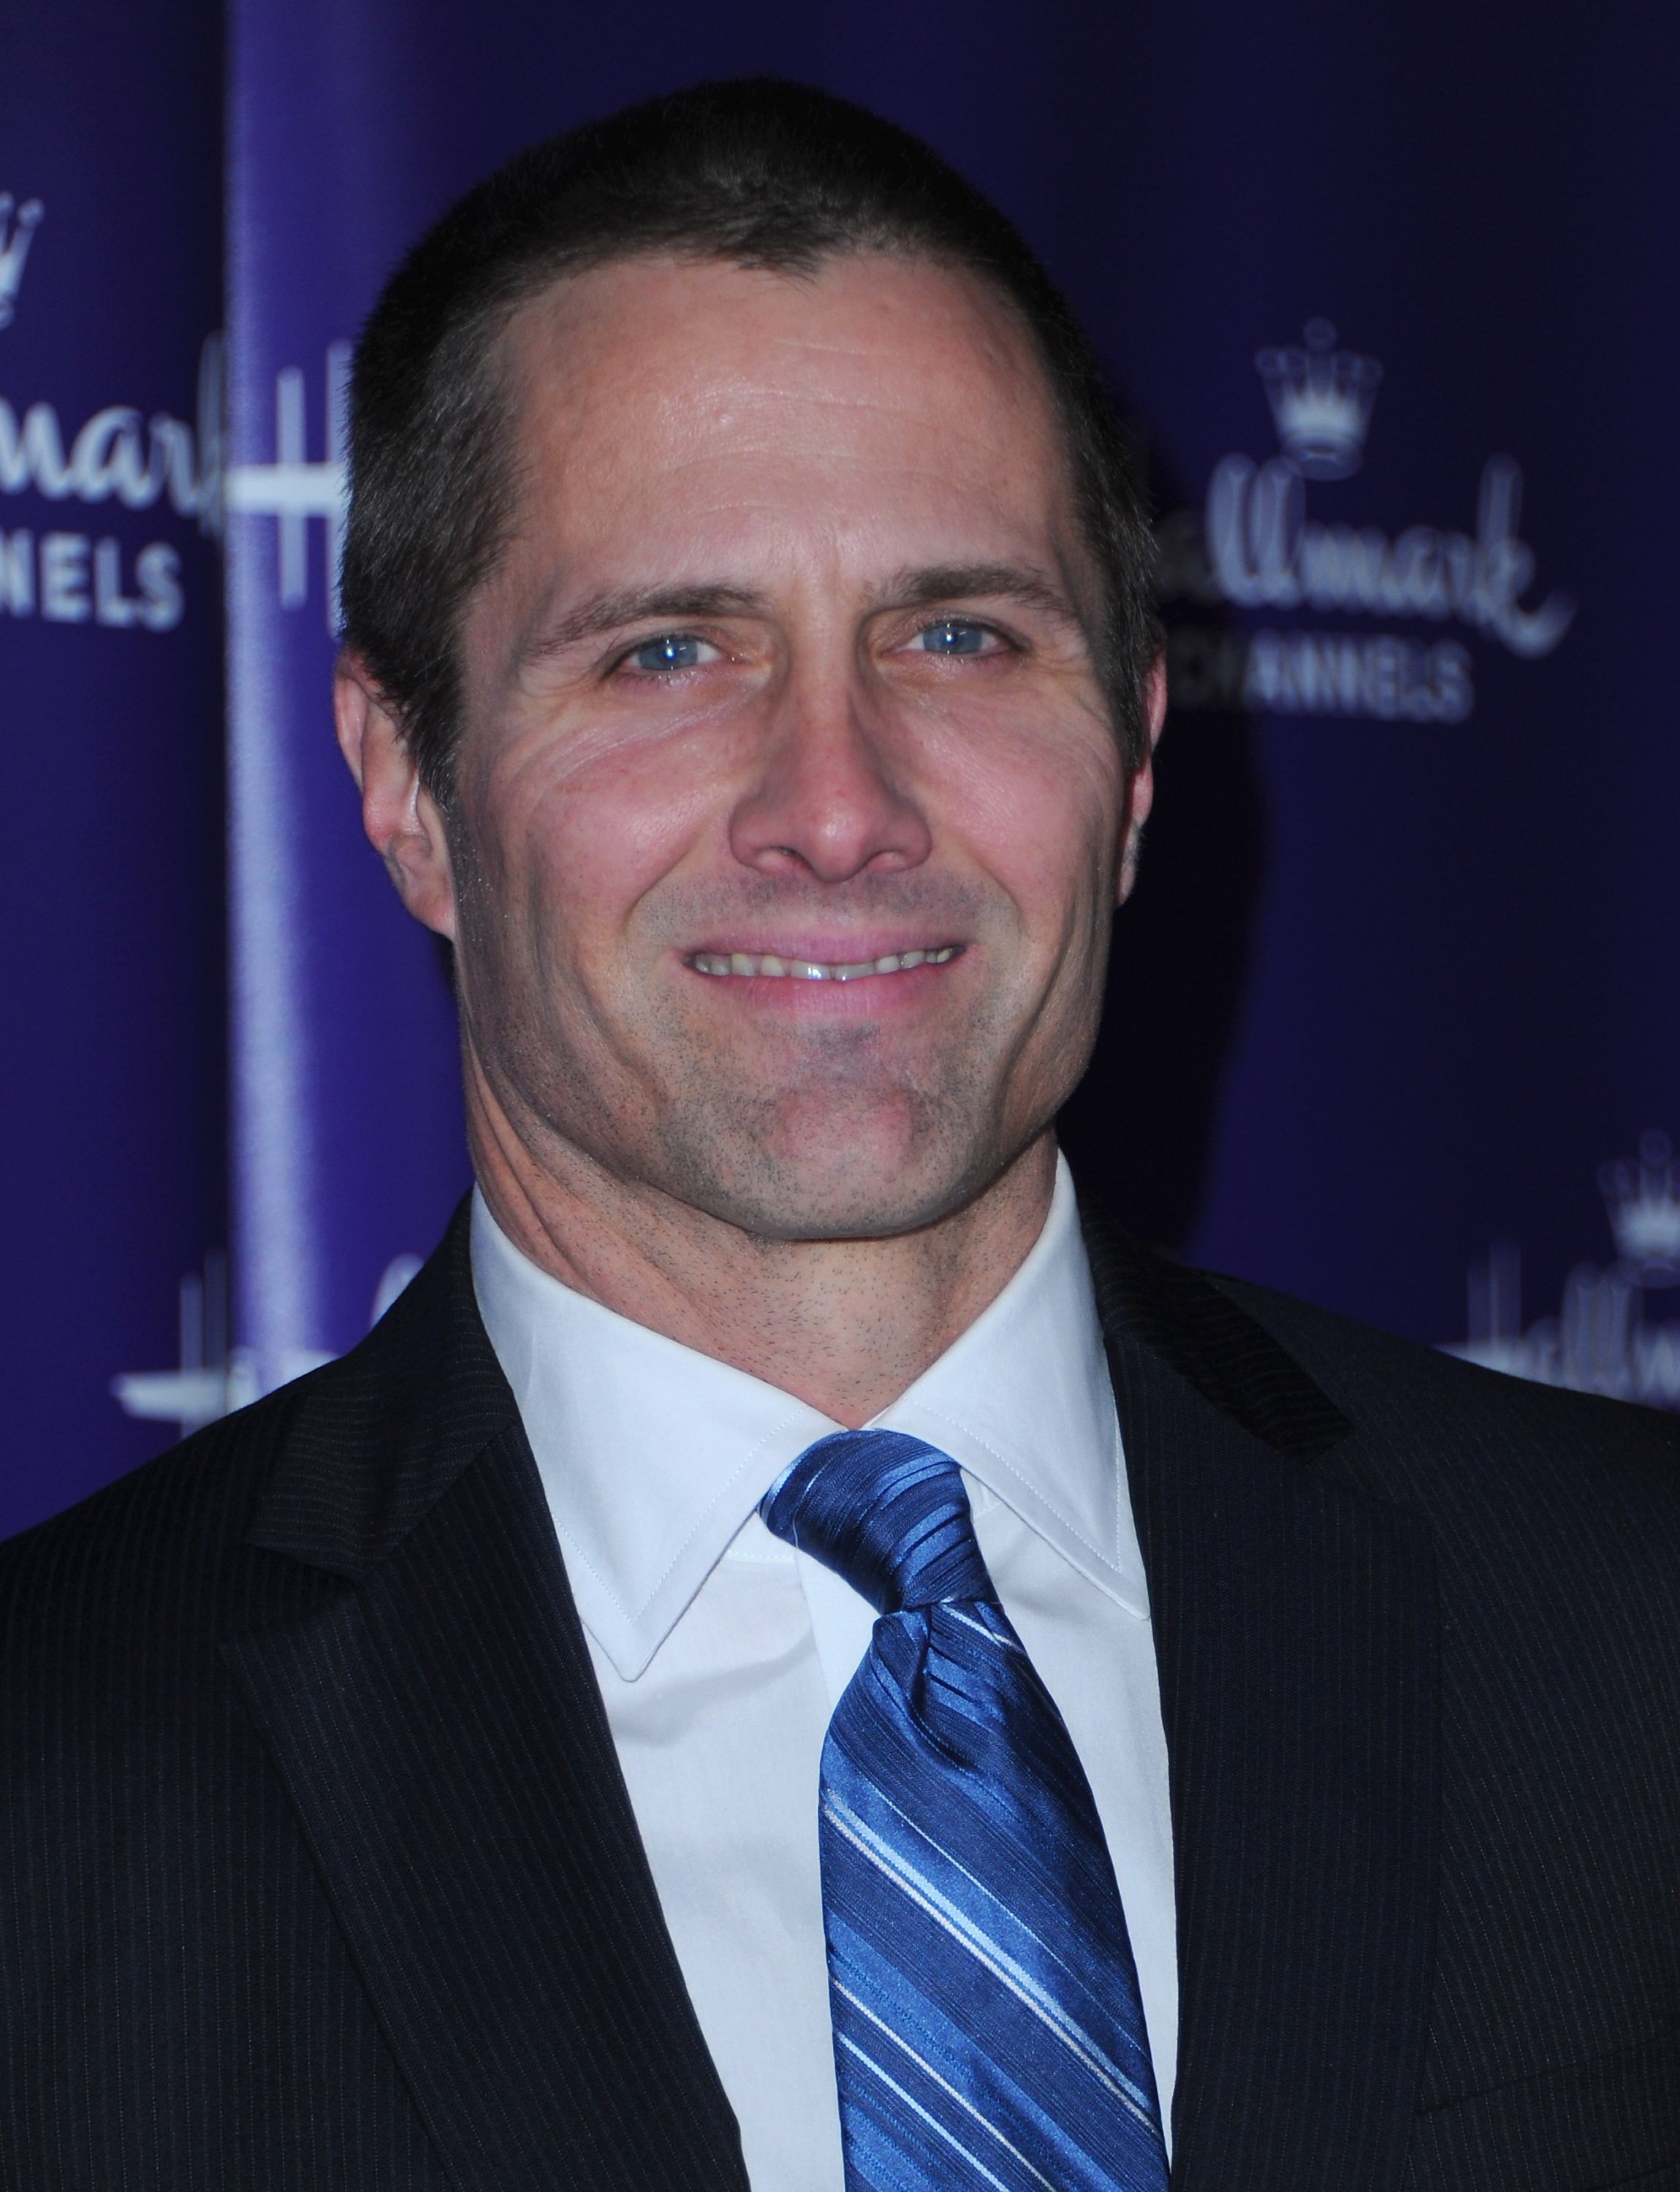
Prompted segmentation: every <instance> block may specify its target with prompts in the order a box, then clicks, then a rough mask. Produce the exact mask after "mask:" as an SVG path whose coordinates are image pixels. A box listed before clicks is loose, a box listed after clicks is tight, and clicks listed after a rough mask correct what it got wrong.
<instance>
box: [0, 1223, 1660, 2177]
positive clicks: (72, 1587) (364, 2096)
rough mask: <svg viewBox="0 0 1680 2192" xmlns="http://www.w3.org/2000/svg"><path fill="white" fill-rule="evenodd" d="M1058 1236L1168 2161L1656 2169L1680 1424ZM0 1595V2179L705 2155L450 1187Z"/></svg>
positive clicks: (718, 2119)
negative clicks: (1142, 1791)
mask: <svg viewBox="0 0 1680 2192" xmlns="http://www.w3.org/2000/svg"><path fill="white" fill-rule="evenodd" d="M1089 1237H1090V1241H1091V1247H1092V1253H1093V1263H1094V1270H1095V1273H1096V1277H1097V1282H1098V1291H1099V1299H1100V1304H1101V1308H1102V1313H1103V1316H1104V1321H1105V1323H1106V1329H1107V1333H1108V1339H1109V1344H1110V1351H1111V1362H1112V1367H1113V1374H1114V1384H1115V1391H1116V1396H1117V1401H1118V1404H1119V1409H1120V1416H1121V1422H1122V1425H1123V1430H1124V1435H1125V1444H1126V1453H1127V1457H1128V1465H1129V1471H1130V1476H1131V1487H1132V1497H1133V1501H1134V1507H1135V1510H1136V1513H1137V1519H1138V1525H1139V1530H1140V1537H1141V1539H1142V1543H1143V1549H1144V1556H1145V1561H1146V1566H1147V1569H1148V1573H1149V1579H1150V1590H1151V1598H1152V1601H1153V1608H1154V1618H1155V1626H1156V1641H1157V1653H1158V1657H1159V1664H1160V1670H1161V1682H1162V1699H1163V1710H1164V1716H1165V1722H1166V1732H1167V1743H1168V1752H1169V1763H1170V1775H1171V1785H1172V1797H1173V1812H1174V1834H1175V1838H1176V1839H1175V1849H1176V1862H1177V1872H1178V1898H1179V1954H1180V1978H1181V1985H1182V2009H1181V2027H1180V2070H1179V2085H1178V2097H1177V2102H1176V2106H1175V2112H1174V2115H1175V2124H1174V2127H1175V2135H1176V2155H1175V2161H1174V2171H1173V2182H1174V2185H1175V2186H1179V2187H1182V2188H1183V2189H1184V2192H1367V2188H1378V2187H1381V2188H1394V2192H1401V2188H1408V2192H1437V2188H1439V2189H1440V2192H1446V2188H1452V2192H1519V2188H1520V2192H1589V2188H1600V2187H1608V2186H1612V2185H1630V2186H1631V2185H1633V2184H1637V2185H1638V2187H1639V2188H1640V2192H1680V1712H1677V1704H1680V1425H1677V1424H1675V1423H1673V1422H1672V1421H1670V1420H1668V1419H1662V1418H1659V1417H1657V1416H1654V1415H1650V1414H1647V1413H1643V1412H1642V1411H1638V1410H1634V1409H1629V1408H1624V1407H1619V1406H1617V1405H1615V1404H1614V1403H1610V1402H1603V1401H1589V1400H1583V1399H1580V1398H1577V1397H1574V1396H1568V1395H1561V1394H1554V1393H1548V1392H1545V1391H1542V1390H1538V1389H1535V1388H1532V1387H1525V1386H1522V1385H1518V1384H1514V1383H1511V1382H1510V1381H1507V1380H1505V1379H1498V1378H1494V1377H1492V1376H1490V1375H1489V1374H1486V1373H1481V1372H1478V1371H1476V1370H1473V1369H1471V1368H1469V1367H1466V1366H1465V1365H1463V1364H1460V1363H1458V1362H1454V1361H1449V1360H1446V1359H1444V1358H1443V1357H1440V1356H1435V1355H1432V1354H1430V1353H1428V1352H1426V1351H1425V1350H1420V1349H1416V1348H1413V1347H1409V1346H1407V1345H1404V1344H1402V1343H1400V1342H1397V1341H1394V1340H1390V1339H1385V1338H1383V1337H1381V1336H1380V1335H1379V1334H1377V1333H1372V1332H1369V1331H1366V1330H1363V1329H1362V1328H1360V1327H1355V1326H1351V1325H1349V1324H1347V1323H1345V1322H1343V1321H1340V1320H1339V1319H1336V1318H1334V1317H1331V1316H1327V1315H1325V1314H1323V1313H1322V1312H1320V1311H1317V1310H1311V1309H1308V1308H1306V1307H1305V1306H1303V1305H1301V1304H1297V1303H1293V1302H1289V1301H1284V1300H1282V1299H1278V1298H1277V1297H1275V1296H1271V1295H1266V1294H1264V1293H1260V1292H1259V1291H1257V1290H1255V1289H1254V1288H1251V1287H1245V1286H1239V1285H1236V1284H1233V1283H1230V1282H1225V1281H1220V1282H1210V1281H1209V1280H1207V1279H1204V1278H1202V1277H1199V1276H1195V1275H1193V1274H1191V1273H1188V1272H1186V1271H1182V1270H1178V1269H1176V1268H1175V1267H1174V1266H1171V1265H1169V1264H1164V1263H1163V1262H1161V1261H1160V1260H1159V1259H1156V1258H1154V1257H1152V1256H1151V1255H1149V1254H1147V1253H1145V1252H1143V1251H1141V1250H1140V1249H1138V1248H1136V1247H1134V1246H1132V1245H1130V1244H1129V1243H1127V1242H1124V1241H1123V1240H1122V1239H1120V1238H1118V1237H1117V1236H1113V1235H1111V1234H1109V1233H1107V1232H1106V1231H1104V1230H1102V1229H1101V1228H1100V1227H1093V1228H1092V1229H1090V1236H1089ZM0 1620H3V1629H0V1635H3V1653H4V1658H3V1666H0V1685H3V1687H0V1746H3V1762H0V1773H3V1782H0V1802H3V1818H0V2017H3V2033H0V2041H3V2062H0V2182H3V2183H4V2184H5V2185H7V2186H8V2187H14V2188H26V2192H48V2188H51V2192H118V2188H122V2192H154V2188H156V2192H197V2188H206V2192H209V2188H214V2192H235V2189H236V2188H237V2192H266V2188H271V2187H272V2188H280V2187H285V2188H294V2187H295V2188H298V2192H328V2188H329V2187H330V2188H351V2187H353V2188H356V2192H374V2188H381V2187H393V2188H395V2187H402V2188H405V2192H406V2188H419V2187H443V2186H449V2187H454V2188H461V2192H464V2189H465V2188H469V2187H470V2188H473V2192H526V2188H536V2187H539V2186H541V2187H566V2188H577V2192H605V2188H609V2187H611V2188H614V2192H631V2188H636V2192H666V2188H669V2192H676V2188H678V2187H683V2188H694V2189H695V2192H698V2188H702V2187H704V2188H706V2189H707V2192H725V2188H734V2192H740V2188H741V2187H742V2186H743V2184H744V2182H745V2180H744V2178H743V2174H742V2171H741V2165H740V2151H739V2144H738V2141H737V2138H736V2135H735V2130H734V2122H733V2120H732V2118H731V2115H730V2112H729V2106H728V2104H727V2102H726V2101H725V2099H724V2097H723V2092H722V2090H721V2088H720V2086H719V2085H718V2082H717V2076H716V2075H715V2073H714V2071H713V2069H712V2067H711V2062H710V2060H709V2058H708V2057H707V2054H706V2048H705V2046H704V2044H703V2042H702V2041H701V2038H700V2032H699V2029H698V2028H697V2026H696V2024H695V2022H694V2014H693V2012H692V2010H691V2008H690V2006H689V2001H688V1997H687V1995H686V1993H685V1991H684V1988H683V1980H682V1977H681V1974H680V1972H679V1971H678V1969H677V1963H676V1961H675V1958H674V1956H673V1955H672V1951H671V1944H670V1942H669V1940H668V1938H667V1937H666V1932H665V1928H664V1926H663V1923H662V1921H661V1918H660V1909H659V1905H658V1902H657V1900H656V1898H655V1895H654V1887H653V1882H652V1880H651V1877H650V1875H649V1870H648V1867H647V1864H646V1860H645V1858H644V1857H643V1852H642V1848H641V1846H640V1843H639V1841H638V1839H637V1831H636V1827H635V1824H634V1820H633V1818H632V1816H631V1810H630V1807H629V1803H628V1800H627V1798H626V1793H625V1790H624V1785H623V1783H622V1781H621V1779H620V1774H619V1771H618V1767H617V1763H616V1761H615V1758H614V1752H613V1746H612V1743H611V1740H610V1738H609V1733H608V1730H607V1727H606V1723H605V1720H604V1716H603V1710H602V1707H601V1703H600V1698H599V1695H598V1693H597V1689H596V1687H595V1684H594V1681H593V1679H592V1676H591V1670H590V1665H589V1660H588V1656H587V1653H586V1647H585V1645H584V1641H583V1637H582V1635H581V1633H580V1630H579V1626H578V1622H577V1618H576V1615H575V1613H574V1610H573V1607H572V1602H571V1599H570V1595H569V1591H568V1589H567V1585H566V1580H565V1576H564V1573H563V1568H562V1566H561V1562H560V1558H559V1555H558V1551H557V1546H556V1543H555V1539H554V1537H553V1533H552V1530H551V1526H550V1523H549V1519H548V1515H547V1510H546V1505H545V1503H544V1499H543V1495H542V1491H541V1487H540V1483H539V1481H538V1478H537V1476H536V1472H535V1470H534V1464H533V1462H532V1459H531V1455H530V1452H529V1447H528V1446H527V1444H526V1441H525V1438H524V1435H523V1430H522V1429H521V1427H520V1424H519V1421H518V1418H517V1412H516V1410H515V1408H514V1406H513V1402H512V1400H511V1396H510V1394H509V1392H508V1390H507V1387H506V1384H505V1383H504V1381H503V1379H502V1378H501V1375H500V1372H499V1370H498V1368H497V1366H496V1363H495V1360H494V1356H493V1355H492V1353H491V1351H490V1349H489V1344H488V1342H487V1340H486V1339H485V1336H484V1333H483V1327H482V1326H481V1324H480V1322H479V1321H478V1316H477V1310H476V1307H475V1305H474V1303H473V1299H472V1290H471V1276H470V1270H469V1265H468V1261H467V1253H466V1225H465V1223H464V1217H463V1219H458V1220H457V1222H456V1224H455V1225H454V1228H453V1229H452V1231H451V1233H450V1235H449V1238H448V1239H447V1240H446V1242H445V1243H444V1245H443V1247H442V1249H441V1250H440V1251H439V1253H438V1254H437V1256H436V1257H435V1258H434V1259H432V1261H431V1264H429V1265H428V1266H427V1268H426V1271H425V1272H424V1273H423V1274H422V1275H421V1276H420V1278H419V1279H417V1280H416V1281H415V1282H414V1285H413V1286H412V1287H410V1289H409V1292H408V1293H406V1294H405V1295H404V1296H403V1299H402V1300H401V1301H400V1302H399V1303H398V1304H397V1307H396V1308H395V1309H394V1310H392V1311H391V1314H390V1315H389V1316H387V1317H386V1320H385V1321H384V1322H383V1323H382V1324H381V1325H380V1327H379V1328H378V1329H377V1330H376V1331H375V1332H374V1333H373V1334H372V1335H371V1336H370V1337H369V1339H368V1340H367V1341H366V1342H365V1343H364V1344H363V1345H362V1346H361V1347H359V1348H358V1349H357V1350H356V1351H355V1352H354V1353H353V1354H352V1355H351V1356H347V1357H346V1359H345V1360H344V1361H341V1362H337V1363H334V1364H333V1365H331V1366H329V1367H328V1368H326V1369H324V1370H322V1371H320V1372H317V1373H316V1374H315V1375H314V1376H312V1377H311V1378H308V1379H304V1380H303V1381H301V1382H300V1384H296V1385H294V1386H291V1387H289V1388H288V1389H286V1390H284V1391H283V1392H281V1393H278V1394H276V1395H274V1396H271V1398H270V1399H269V1400H267V1401H263V1402H262V1403H260V1405H259V1406H258V1407H254V1408H252V1409H249V1410H247V1411H246V1412H245V1413H243V1414H242V1415H239V1416H237V1417H234V1418H232V1419H230V1420H229V1421H227V1422H226V1423H225V1424H218V1425H216V1426H215V1427H214V1428H213V1429H212V1430H208V1431H206V1432H203V1433H201V1434H200V1435H199V1436H197V1437H196V1438H194V1439H191V1440H189V1441H187V1442H186V1444H185V1445H183V1446H181V1447H177V1448H176V1449H175V1450H174V1452H173V1453H170V1454H168V1455H166V1456H164V1457H163V1458H162V1459H161V1460H159V1461H157V1462H155V1463H153V1464H151V1465H150V1466H149V1467H147V1468H146V1469H143V1470H139V1471H138V1472H137V1473H136V1474H135V1475H134V1476H131V1477H129V1478H128V1479H126V1480H124V1481H123V1482H121V1483H119V1484H117V1485H116V1486H114V1487H111V1489H110V1490H108V1491H106V1492H105V1493H100V1495H99V1496H98V1497H97V1498H94V1499H91V1500H89V1501H88V1502H86V1503H85V1504H83V1505H82V1506H81V1507H79V1508H77V1509H76V1510H73V1511H72V1512H71V1513H70V1514H68V1515H66V1516H60V1518H58V1519H57V1520H55V1521H52V1522H49V1523H48V1524H45V1525H44V1526H43V1527H41V1528H39V1529H37V1530H35V1531H33V1532H31V1533H29V1534H28V1535H27V1536H26V1537H23V1538H17V1539H14V1540H13V1541H12V1542H11V1543H10V1544H9V1545H7V1546H5V1547H3V1548H0ZM757 2192H780V2188H777V2187H774V2186H763V2187H760V2188H758V2189H757Z"/></svg>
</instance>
